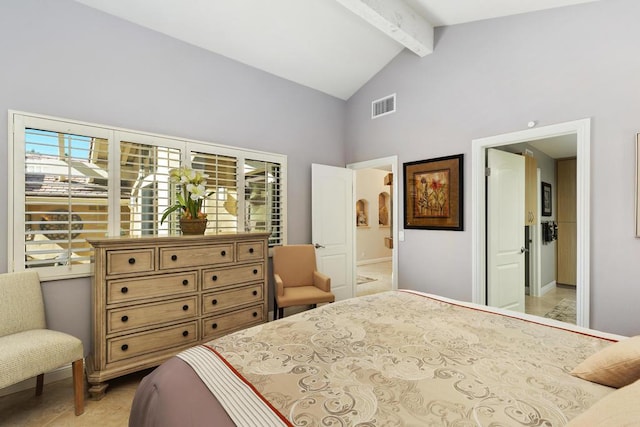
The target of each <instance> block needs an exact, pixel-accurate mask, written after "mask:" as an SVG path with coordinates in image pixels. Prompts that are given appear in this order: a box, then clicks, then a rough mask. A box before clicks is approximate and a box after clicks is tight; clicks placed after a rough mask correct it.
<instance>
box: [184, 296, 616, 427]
mask: <svg viewBox="0 0 640 427" xmlns="http://www.w3.org/2000/svg"><path fill="white" fill-rule="evenodd" d="M505 313H506V312H505ZM513 315H514V314H513V313H511V316H507V315H505V314H504V313H503V314H500V313H494V312H491V311H490V309H487V308H486V307H482V306H474V305H472V304H467V303H459V302H453V301H451V300H444V299H442V298H438V297H434V296H432V295H427V294H420V293H416V292H408V291H392V292H386V293H383V294H377V295H370V296H366V297H361V298H354V299H349V300H345V301H340V302H336V303H333V304H328V305H325V306H322V307H320V308H318V309H316V310H311V311H307V312H304V313H300V314H297V315H294V316H290V317H287V318H284V319H282V320H278V321H276V322H271V323H267V324H263V325H259V326H256V327H253V328H250V329H247V330H244V331H240V332H236V333H233V334H230V335H227V336H225V337H222V338H219V339H216V340H214V341H211V342H210V343H208V344H206V345H205V346H200V348H199V349H198V350H196V352H197V353H198V358H199V359H203V358H204V359H207V358H210V359H211V360H213V362H212V363H213V364H216V365H217V367H216V369H223V370H224V371H225V375H227V376H229V377H230V378H232V380H231V381H232V382H233V381H235V382H236V383H235V385H234V387H240V388H242V389H243V390H244V394H246V395H247V396H248V397H246V399H248V400H253V403H252V404H251V405H247V404H244V403H234V404H230V406H235V407H236V408H235V409H234V408H228V407H227V411H228V412H230V413H231V412H232V411H234V410H238V409H239V410H240V411H241V412H242V410H243V407H245V406H247V407H253V406H255V405H257V406H260V405H262V406H263V409H264V410H266V411H267V412H268V411H273V412H275V414H274V415H276V418H274V421H273V423H272V424H265V425H286V424H287V421H283V420H281V419H280V417H279V416H282V418H286V419H287V420H288V422H289V423H291V424H293V425H298V426H382V425H385V426H456V427H463V426H562V425H564V424H566V423H567V421H568V420H570V419H571V418H573V417H575V416H577V415H578V414H579V413H581V412H583V411H584V410H585V409H586V408H588V407H590V406H591V405H592V404H594V403H595V402H596V401H597V400H599V399H600V398H602V397H603V396H605V395H606V394H608V393H610V392H611V391H613V389H611V388H608V387H605V386H601V385H597V384H594V383H590V382H587V381H585V380H582V379H579V378H575V377H573V376H571V375H570V374H569V371H570V370H571V369H572V368H573V367H574V366H576V365H577V364H578V363H579V362H581V361H582V360H584V359H585V358H586V357H588V356H589V355H591V354H593V353H595V352H596V351H598V350H600V349H602V348H603V347H605V346H607V345H610V344H611V342H612V341H615V340H617V338H620V337H618V336H614V335H609V334H604V333H600V332H597V331H593V330H587V329H582V328H577V327H571V326H569V325H566V324H561V323H557V322H549V323H551V324H554V325H556V326H561V327H550V326H548V325H543V324H540V323H535V322H532V321H530V320H533V319H537V320H536V321H537V322H544V321H543V320H542V319H540V318H532V317H529V319H530V320H522V319H518V318H515V317H512V316H513ZM525 317H526V316H525ZM571 329H573V330H571ZM578 331H579V332H578ZM180 357H181V358H183V359H184V360H186V361H187V362H189V363H190V364H192V366H193V365H194V363H193V360H191V361H190V359H193V358H194V357H193V356H189V353H188V352H185V353H182V354H181V355H180ZM198 365H203V366H199V367H197V368H196V367H194V369H196V371H197V372H199V374H200V376H201V377H209V380H208V383H207V380H206V378H203V380H204V381H205V383H207V384H208V386H209V388H210V389H211V390H212V392H213V393H214V394H216V396H217V397H218V399H219V400H221V402H222V403H223V405H224V400H225V396H227V398H229V397H231V396H237V395H239V394H240V393H239V392H238V391H237V389H229V388H225V385H224V384H222V385H221V384H220V383H222V382H223V381H219V380H216V378H218V376H217V375H218V374H215V375H214V374H211V373H210V372H209V373H208V374H207V370H208V368H207V367H206V365H207V362H204V363H203V361H202V360H200V361H199V362H198ZM229 365H232V366H233V369H231V368H230V367H229ZM224 382H227V381H226V380H225V381H224ZM239 416H241V415H239ZM244 416H247V415H246V414H245V415H244ZM249 416H250V415H249ZM232 417H233V415H232ZM236 423H238V421H236ZM238 425H246V424H244V423H242V422H241V423H240V424H238Z"/></svg>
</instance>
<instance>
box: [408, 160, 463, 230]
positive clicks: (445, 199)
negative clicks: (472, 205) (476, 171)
mask: <svg viewBox="0 0 640 427" xmlns="http://www.w3.org/2000/svg"><path fill="white" fill-rule="evenodd" d="M463 157H464V155H463V154H457V155H454V156H447V157H438V158H435V159H429V160H420V161H416V162H409V163H404V164H403V167H404V168H403V169H404V228H418V229H424V230H454V231H462V230H464V226H463V195H464V193H463Z"/></svg>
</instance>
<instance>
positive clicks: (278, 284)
mask: <svg viewBox="0 0 640 427" xmlns="http://www.w3.org/2000/svg"><path fill="white" fill-rule="evenodd" d="M273 279H274V281H275V291H276V295H277V296H280V297H281V296H282V295H284V283H282V278H281V277H280V275H279V274H274V275H273Z"/></svg>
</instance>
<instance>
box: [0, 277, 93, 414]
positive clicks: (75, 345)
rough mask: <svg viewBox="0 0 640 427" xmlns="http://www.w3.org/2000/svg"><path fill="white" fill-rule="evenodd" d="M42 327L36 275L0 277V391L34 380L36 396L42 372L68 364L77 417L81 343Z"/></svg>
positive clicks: (81, 386)
mask: <svg viewBox="0 0 640 427" xmlns="http://www.w3.org/2000/svg"><path fill="white" fill-rule="evenodd" d="M46 327H47V326H46V322H45V315H44V301H43V298H42V290H41V288H40V279H39V277H38V273H36V272H35V271H26V272H18V273H4V274H0V388H5V387H8V386H10V385H13V384H16V383H19V382H20V381H23V380H26V379H29V378H33V377H37V379H36V396H39V395H41V394H42V389H43V385H44V374H45V372H50V371H52V370H54V369H56V368H60V367H62V366H64V365H66V364H68V363H71V364H72V367H73V388H74V396H75V398H74V404H75V413H76V415H80V414H82V413H83V412H84V363H83V356H84V350H83V347H82V341H80V340H79V339H78V338H76V337H73V336H71V335H68V334H65V333H63V332H58V331H52V330H50V329H46Z"/></svg>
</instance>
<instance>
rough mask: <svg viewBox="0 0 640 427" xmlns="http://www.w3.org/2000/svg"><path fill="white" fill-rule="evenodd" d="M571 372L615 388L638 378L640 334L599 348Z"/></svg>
mask: <svg viewBox="0 0 640 427" xmlns="http://www.w3.org/2000/svg"><path fill="white" fill-rule="evenodd" d="M571 374H572V375H575V376H576V377H579V378H582V379H584V380H587V381H591V382H594V383H598V384H603V385H606V386H609V387H615V388H620V387H624V386H626V385H628V384H631V383H632V382H634V381H636V380H638V379H640V335H638V336H635V337H632V338H628V339H625V340H622V341H619V342H617V343H615V344H612V345H610V346H609V347H606V348H604V349H602V350H600V351H599V352H597V353H596V354H594V355H592V356H590V357H588V358H587V359H586V360H584V361H583V362H582V363H580V364H579V365H578V366H576V367H575V368H573V370H572V371H571Z"/></svg>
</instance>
